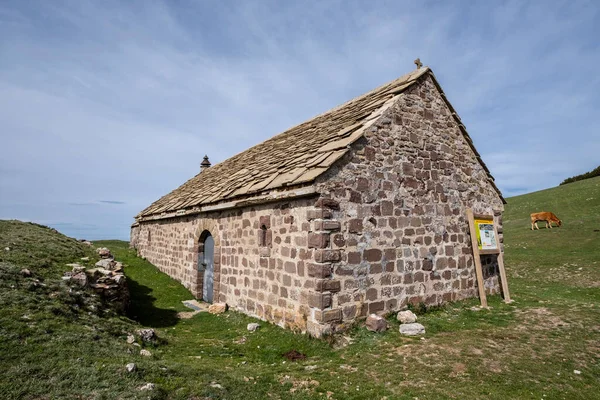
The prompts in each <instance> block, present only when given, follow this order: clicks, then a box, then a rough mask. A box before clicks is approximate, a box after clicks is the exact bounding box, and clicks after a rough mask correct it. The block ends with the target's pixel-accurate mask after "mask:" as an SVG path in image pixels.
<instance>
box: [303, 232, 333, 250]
mask: <svg viewBox="0 0 600 400" xmlns="http://www.w3.org/2000/svg"><path fill="white" fill-rule="evenodd" d="M327 246H329V233H314V232H311V233H309V234H308V248H309V249H310V248H312V249H324V248H326V247H327Z"/></svg>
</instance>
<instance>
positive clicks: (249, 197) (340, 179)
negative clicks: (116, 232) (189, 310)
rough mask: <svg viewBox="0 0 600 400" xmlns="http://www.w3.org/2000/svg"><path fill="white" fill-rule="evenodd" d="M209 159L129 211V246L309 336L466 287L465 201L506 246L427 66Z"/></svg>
mask: <svg viewBox="0 0 600 400" xmlns="http://www.w3.org/2000/svg"><path fill="white" fill-rule="evenodd" d="M209 166H210V163H209V162H208V159H207V158H206V157H205V159H204V161H203V163H202V170H201V172H200V173H199V174H197V175H196V176H194V177H193V178H191V179H190V180H189V181H187V182H186V183H184V184H183V185H181V186H180V187H179V188H177V189H175V190H174V191H172V192H171V193H169V194H167V195H165V196H164V197H162V198H160V199H159V200H157V201H156V202H154V203H152V204H151V205H150V206H149V207H148V208H146V209H145V210H143V211H142V212H140V213H139V214H138V215H137V216H136V221H135V223H134V224H133V225H132V229H131V244H132V246H133V247H135V248H136V249H137V250H138V253H139V255H140V256H142V257H144V258H146V259H147V260H148V261H150V262H151V263H153V264H154V265H156V266H157V267H158V268H159V269H160V270H161V271H164V272H166V273H167V274H169V275H170V276H172V277H173V278H175V279H177V280H179V281H180V282H182V283H183V284H184V285H185V286H186V287H187V288H188V289H190V290H191V291H192V293H193V294H194V295H195V296H196V297H198V298H203V299H204V300H206V301H208V302H212V301H213V300H214V301H215V302H226V303H227V304H228V305H229V306H230V307H232V308H234V309H236V310H239V311H241V312H243V313H246V314H248V315H252V316H256V317H258V318H260V319H263V320H267V321H270V322H272V323H275V324H278V325H280V326H283V327H287V328H290V329H294V330H297V331H301V332H308V333H310V334H311V335H314V336H321V335H323V334H327V333H330V332H334V331H337V330H340V329H344V328H345V327H346V326H348V325H349V324H350V323H352V321H354V320H355V319H356V318H359V317H361V316H365V315H367V314H370V313H379V312H388V311H396V310H399V309H402V308H404V307H406V306H407V304H408V303H420V302H424V303H426V304H429V305H433V304H440V303H443V302H448V301H454V300H460V299H464V298H467V297H472V296H476V295H477V286H476V285H477V283H476V277H475V267H474V261H473V255H472V254H473V253H472V249H471V242H470V237H469V234H468V232H469V228H468V222H467V219H466V215H465V212H466V209H467V208H468V207H470V208H472V209H473V210H474V212H475V213H479V214H492V215H494V218H495V222H496V223H497V224H498V227H499V233H500V241H501V242H502V234H501V232H502V211H503V209H504V203H505V202H504V199H503V197H502V195H501V193H500V191H499V190H498V188H497V187H496V185H495V184H494V179H493V177H492V176H491V175H490V172H489V170H488V169H487V167H486V166H485V164H484V163H483V161H482V160H481V158H480V156H479V154H478V153H477V151H476V150H475V148H474V146H473V142H472V141H471V138H470V137H469V135H468V134H467V132H466V129H465V126H464V125H463V123H462V122H461V120H460V118H459V116H458V115H457V114H456V112H455V111H454V108H453V107H452V105H451V104H450V103H449V102H448V100H447V99H446V96H445V94H444V92H443V91H442V89H441V87H440V85H439V83H438V81H437V80H436V78H435V76H434V74H433V72H432V71H431V69H429V68H428V67H423V68H417V69H416V70H415V71H413V72H412V73H409V74H407V75H405V76H403V77H401V78H399V79H397V80H395V81H392V82H390V83H388V84H386V85H384V86H381V87H379V88H377V89H375V90H373V91H371V92H369V93H367V94H365V95H363V96H360V97H357V98H355V99H353V100H351V101H349V102H347V103H345V104H342V105H341V106H339V107H336V108H334V109H332V110H330V111H328V112H326V113H324V114H321V115H319V116H317V117H315V118H313V119H311V120H310V121H307V122H304V123H302V124H300V125H298V126H296V127H294V128H291V129H289V130H287V131H285V132H283V133H281V134H279V135H277V136H275V137H273V138H271V139H269V140H267V141H265V142H263V143H261V144H258V145H256V146H254V147H252V148H250V149H248V150H246V151H244V152H242V153H240V154H237V155H235V156H233V157H231V158H229V159H227V160H225V161H223V162H221V163H219V164H217V165H214V166H212V167H210V168H209ZM482 262H483V266H484V278H485V287H486V291H488V293H496V292H498V291H499V278H498V273H497V263H496V256H484V257H483V258H482Z"/></svg>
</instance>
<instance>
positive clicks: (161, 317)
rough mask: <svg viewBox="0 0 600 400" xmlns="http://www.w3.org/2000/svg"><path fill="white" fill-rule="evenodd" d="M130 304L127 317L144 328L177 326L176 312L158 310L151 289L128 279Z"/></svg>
mask: <svg viewBox="0 0 600 400" xmlns="http://www.w3.org/2000/svg"><path fill="white" fill-rule="evenodd" d="M127 286H128V287H129V295H130V304H129V311H128V312H127V316H128V317H129V318H131V319H133V320H135V321H137V322H139V323H140V324H142V325H144V326H148V327H151V328H164V327H168V326H174V325H175V324H177V321H178V319H177V311H175V310H169V309H164V308H158V307H156V306H155V305H154V302H155V300H156V297H154V296H152V295H151V293H152V289H151V288H149V287H148V286H144V285H140V284H139V283H138V282H137V281H135V280H133V279H131V278H128V280H127Z"/></svg>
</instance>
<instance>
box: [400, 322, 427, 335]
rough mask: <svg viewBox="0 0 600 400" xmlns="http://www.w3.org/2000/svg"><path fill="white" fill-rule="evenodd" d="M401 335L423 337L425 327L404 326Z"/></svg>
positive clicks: (418, 325) (401, 326) (419, 325)
mask: <svg viewBox="0 0 600 400" xmlns="http://www.w3.org/2000/svg"><path fill="white" fill-rule="evenodd" d="M400 333H401V334H402V335H406V336H416V335H423V334H424V333H425V327H424V326H423V325H421V324H418V323H416V322H415V323H412V324H402V325H400Z"/></svg>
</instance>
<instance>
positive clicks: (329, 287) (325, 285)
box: [315, 279, 342, 293]
mask: <svg viewBox="0 0 600 400" xmlns="http://www.w3.org/2000/svg"><path fill="white" fill-rule="evenodd" d="M341 289H342V284H341V283H340V281H338V280H331V279H319V280H317V282H316V285H315V290H316V291H317V292H332V293H335V292H339V291H340V290H341Z"/></svg>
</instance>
